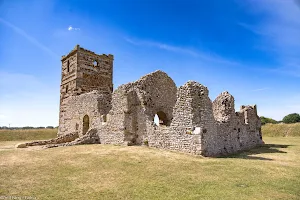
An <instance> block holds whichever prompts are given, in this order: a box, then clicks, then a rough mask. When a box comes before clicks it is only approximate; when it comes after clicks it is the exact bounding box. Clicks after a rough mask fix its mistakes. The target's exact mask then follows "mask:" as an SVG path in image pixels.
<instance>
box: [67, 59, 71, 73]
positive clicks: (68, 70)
mask: <svg viewBox="0 0 300 200" xmlns="http://www.w3.org/2000/svg"><path fill="white" fill-rule="evenodd" d="M67 72H68V73H69V72H70V61H69V60H68V61H67Z"/></svg>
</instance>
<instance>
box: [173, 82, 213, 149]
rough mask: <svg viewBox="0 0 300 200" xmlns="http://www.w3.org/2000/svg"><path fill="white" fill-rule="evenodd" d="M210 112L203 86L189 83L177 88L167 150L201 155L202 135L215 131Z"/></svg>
mask: <svg viewBox="0 0 300 200" xmlns="http://www.w3.org/2000/svg"><path fill="white" fill-rule="evenodd" d="M212 112H213V111H212V103H211V101H210V99H209V97H208V90H207V88H206V87H205V86H203V85H201V84H199V83H197V82H195V81H189V82H187V83H186V84H184V85H183V86H181V87H179V88H178V92H177V101H176V104H175V107H174V110H173V116H174V118H173V121H172V124H171V130H170V146H169V149H172V150H177V151H183V152H188V153H193V154H201V153H202V145H203V144H202V137H203V133H207V134H209V135H210V134H213V133H214V132H215V131H216V130H215V125H214V118H213V114H212Z"/></svg>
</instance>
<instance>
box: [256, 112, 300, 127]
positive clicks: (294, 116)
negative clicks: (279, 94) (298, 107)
mask: <svg viewBox="0 0 300 200" xmlns="http://www.w3.org/2000/svg"><path fill="white" fill-rule="evenodd" d="M260 121H261V124H262V125H264V124H267V123H271V124H278V123H285V124H292V123H297V122H300V115H299V114H298V113H291V114H288V115H286V116H285V117H284V118H283V119H282V120H281V121H276V120H275V119H272V118H268V117H264V116H261V117H260Z"/></svg>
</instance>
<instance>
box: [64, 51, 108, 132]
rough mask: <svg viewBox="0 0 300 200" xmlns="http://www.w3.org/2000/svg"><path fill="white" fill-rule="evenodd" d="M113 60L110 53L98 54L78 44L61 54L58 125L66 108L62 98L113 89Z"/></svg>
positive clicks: (106, 91)
mask: <svg viewBox="0 0 300 200" xmlns="http://www.w3.org/2000/svg"><path fill="white" fill-rule="evenodd" d="M113 60H114V57H113V55H111V54H108V55H105V54H102V55H99V54H96V53H94V52H92V51H89V50H86V49H84V48H82V47H80V46H79V45H76V46H75V48H74V49H73V50H72V51H71V52H70V53H69V54H67V55H65V56H62V58H61V62H62V74H61V85H60V111H59V125H60V126H61V125H62V124H63V123H64V122H63V121H64V118H65V117H64V112H65V109H66V105H65V103H64V100H65V99H66V98H67V97H70V96H76V95H80V94H84V93H87V92H90V91H93V90H98V91H101V92H103V93H109V94H110V93H111V92H112V91H113Z"/></svg>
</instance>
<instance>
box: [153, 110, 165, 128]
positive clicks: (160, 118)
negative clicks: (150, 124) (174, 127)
mask: <svg viewBox="0 0 300 200" xmlns="http://www.w3.org/2000/svg"><path fill="white" fill-rule="evenodd" d="M153 120H154V123H155V124H156V125H157V126H161V125H164V126H169V120H168V118H167V115H166V113H164V112H162V111H159V112H157V113H156V114H155V115H154V119H153Z"/></svg>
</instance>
